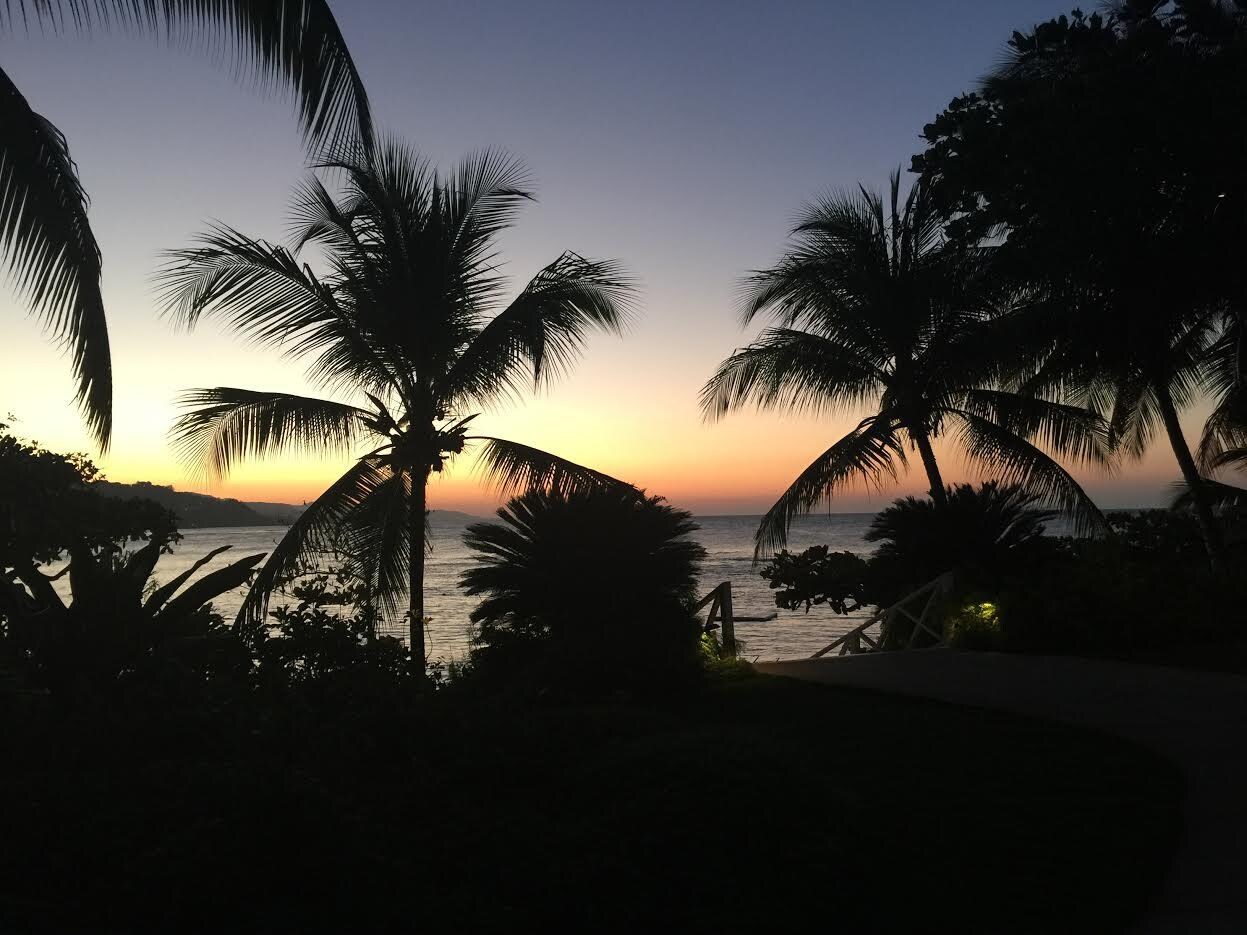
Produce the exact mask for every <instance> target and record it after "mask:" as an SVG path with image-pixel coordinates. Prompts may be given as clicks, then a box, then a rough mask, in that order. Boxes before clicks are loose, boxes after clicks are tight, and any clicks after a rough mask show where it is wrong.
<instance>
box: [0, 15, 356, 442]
mask: <svg viewBox="0 0 1247 935" xmlns="http://www.w3.org/2000/svg"><path fill="white" fill-rule="evenodd" d="M32 28H33V29H42V30H47V31H51V32H64V31H88V30H98V29H114V28H121V29H127V30H132V31H143V32H154V33H159V34H162V35H166V36H168V37H171V38H175V39H188V40H205V41H206V42H207V44H209V45H210V46H212V47H213V48H214V49H215V50H216V51H217V52H218V53H219V52H221V51H224V52H225V57H226V58H229V57H231V55H232V57H233V59H234V65H235V66H236V69H237V70H238V71H239V72H240V73H242V74H246V73H248V72H250V73H251V74H253V75H254V76H255V77H256V78H258V79H262V80H271V81H275V82H281V83H284V84H287V85H289V86H290V87H291V88H292V89H293V90H294V92H295V94H296V96H297V107H298V111H299V117H300V122H301V124H302V127H303V132H304V134H305V136H306V138H307V140H308V142H309V143H315V144H322V143H327V142H330V141H340V140H343V139H347V138H351V137H358V138H360V139H363V140H365V141H367V140H370V139H371V135H372V118H371V115H370V112H369V107H368V97H367V95H366V94H365V93H364V87H363V83H362V82H361V80H360V77H359V74H358V72H357V71H356V69H355V65H354V63H353V62H352V61H351V56H350V54H349V53H348V51H347V49H346V43H345V41H344V39H343V38H342V33H341V32H340V31H339V29H338V25H337V22H336V21H335V20H334V18H333V13H332V12H330V10H329V5H328V3H327V0H35V2H33V3H31V2H26V0H0V33H9V32H13V31H16V30H19V29H32ZM214 40H216V41H214ZM0 125H2V126H3V127H4V133H3V134H0V244H2V245H3V246H2V247H0V257H2V258H3V259H4V260H5V261H6V262H7V263H8V265H9V267H10V269H11V271H12V273H13V279H14V282H15V284H16V286H17V288H18V290H19V292H21V293H22V294H23V295H24V296H25V298H26V299H27V300H28V301H29V303H30V306H31V310H32V311H33V312H34V313H35V314H36V315H38V316H40V317H41V318H43V320H44V322H45V324H46V325H47V326H48V327H49V328H50V330H51V331H52V333H53V334H55V335H56V336H57V337H58V338H60V339H61V340H63V341H64V342H65V344H66V346H67V347H68V348H69V352H70V357H71V361H72V366H73V372H74V376H75V378H76V380H77V384H78V386H77V393H76V397H75V401H76V402H77V404H78V406H79V407H80V408H81V410H82V413H83V416H84V418H85V420H86V423H87V427H88V429H89V430H90V432H91V434H92V436H93V437H94V439H95V441H96V443H97V444H99V446H100V447H101V449H107V447H108V443H109V439H110V436H111V434H112V363H111V356H110V353H109V344H108V323H107V320H106V318H105V314H104V301H103V297H102V296H101V294H100V267H101V259H100V249H99V246H98V244H97V243H96V240H95V235H94V234H93V233H92V231H91V225H90V223H89V222H88V220H87V207H88V204H89V199H88V197H87V193H86V192H85V191H84V189H83V187H82V184H81V182H80V181H79V179H78V172H77V166H76V165H75V164H74V161H73V159H72V158H71V157H70V154H69V144H68V143H67V141H66V139H65V137H64V135H63V134H62V133H61V132H60V131H59V130H57V128H56V127H55V126H54V125H53V124H52V122H51V121H50V120H48V119H47V118H46V117H43V116H41V115H40V114H38V113H36V112H35V111H34V110H33V109H32V108H31V106H30V104H29V102H28V101H27V100H26V98H25V97H24V96H23V94H22V93H21V91H20V90H19V89H18V88H17V86H16V85H15V84H14V83H13V81H12V80H11V79H10V78H9V76H8V75H7V74H6V73H5V72H4V70H3V68H0Z"/></svg>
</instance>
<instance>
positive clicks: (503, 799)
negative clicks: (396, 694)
mask: <svg viewBox="0 0 1247 935" xmlns="http://www.w3.org/2000/svg"><path fill="white" fill-rule="evenodd" d="M377 710H386V709H384V708H381V707H377V706H369V707H366V708H365V707H363V706H351V705H345V706H343V705H340V704H335V703H332V702H331V701H330V700H329V699H323V698H322V699H312V700H311V701H309V702H308V703H307V704H304V705H300V706H299V707H298V709H297V711H292V710H282V711H268V712H267V713H265V714H263V715H256V714H255V712H254V711H250V710H248V711H246V712H239V711H234V710H230V709H228V708H226V709H224V710H216V711H214V713H212V714H211V715H204V714H200V715H196V716H187V715H185V714H181V715H177V714H175V713H170V714H169V715H168V716H162V714H161V712H160V711H158V710H153V709H152V708H151V707H150V706H149V707H147V708H146V709H144V710H143V712H142V713H140V714H137V715H136V714H133V713H131V714H125V713H124V712H112V713H105V712H102V711H99V710H96V711H93V712H92V713H91V714H90V715H89V716H79V717H77V718H74V719H66V718H63V717H61V716H58V715H55V714H54V713H52V712H47V711H40V710H37V709H36V710H34V711H31V710H26V711H24V712H23V713H22V714H21V716H20V718H19V717H17V716H16V713H15V712H13V711H10V712H8V718H7V721H8V723H7V729H8V730H9V731H10V737H11V741H12V742H11V743H9V744H6V746H7V747H8V749H9V750H10V751H12V755H11V756H9V757H6V760H7V763H6V765H5V767H4V769H3V780H2V785H0V790H2V792H3V795H4V801H5V802H6V807H5V810H4V811H5V815H4V822H3V824H4V827H3V848H2V850H0V931H6V932H67V931H84V930H89V931H115V932H131V931H205V930H221V931H239V930H248V931H254V930H270V931H287V930H290V931H293V930H303V931H309V930H312V931H353V930H360V931H367V930H399V931H404V930H411V931H417V930H426V931H427V930H448V929H459V930H483V929H484V930H493V929H501V928H507V929H514V930H522V929H527V928H531V927H536V930H542V929H545V930H551V929H553V928H555V927H558V928H568V927H573V926H574V927H593V928H597V929H622V928H644V927H651V926H654V927H656V926H659V925H661V926H663V927H664V928H674V929H676V930H680V929H683V930H688V929H709V928H733V929H734V928H742V927H747V926H760V927H764V928H766V929H770V930H774V929H776V928H781V929H782V928H788V927H791V926H795V925H799V924H807V923H808V924H816V925H817V926H818V927H819V929H826V928H828V927H829V926H831V927H833V928H836V929H838V930H840V931H846V932H849V931H851V932H878V931H931V932H934V931H950V932H953V931H955V932H963V933H969V932H1010V933H1018V932H1052V931H1061V932H1082V931H1085V932H1096V933H1102V932H1112V931H1117V930H1121V929H1122V928H1123V927H1124V926H1125V925H1126V924H1128V922H1129V921H1130V920H1131V919H1133V918H1135V917H1136V916H1137V915H1138V914H1139V913H1140V912H1141V911H1142V909H1143V907H1144V905H1145V904H1146V902H1147V900H1148V899H1149V897H1150V896H1151V895H1152V894H1153V893H1154V891H1155V889H1156V887H1157V886H1158V883H1159V881H1160V880H1161V878H1162V876H1163V874H1164V872H1165V869H1166V866H1167V863H1168V860H1169V858H1170V854H1171V852H1172V848H1173V843H1174V840H1175V838H1176V833H1177V828H1178V822H1179V817H1178V816H1179V797H1180V793H1181V789H1180V781H1179V779H1178V778H1177V773H1176V772H1175V770H1173V769H1172V768H1171V767H1170V766H1169V765H1168V764H1167V763H1166V762H1165V761H1163V760H1162V759H1160V758H1159V757H1157V756H1154V755H1152V754H1150V753H1148V752H1146V751H1144V750H1142V749H1141V748H1138V747H1135V746H1133V745H1130V744H1128V743H1126V742H1123V741H1119V740H1116V739H1113V738H1110V737H1107V736H1105V735H1101V734H1097V733H1091V732H1084V731H1080V730H1076V729H1073V728H1070V727H1065V726H1058V725H1055V724H1049V723H1045V722H1040V721H1034V720H1028V719H1023V718H1018V717H1014V716H1009V715H1003V714H995V713H991V712H987V711H983V710H979V709H972V708H961V707H953V706H948V705H943V704H938V703H933V702H925V701H920V700H914V699H905V698H900V697H894V696H888V695H879V694H873V693H869V692H862V691H855V690H849V689H834V688H828V687H825V686H818V685H810V684H803V683H798V682H791V681H786V680H780V679H773V678H765V677H748V678H741V679H736V680H727V681H721V682H716V683H714V684H712V685H711V686H710V687H708V688H707V689H706V690H705V691H703V692H700V693H697V694H696V695H694V696H691V697H684V698H680V699H675V700H669V701H666V702H663V703H648V704H642V703H638V702H626V701H619V702H617V703H611V704H597V705H593V706H587V707H565V706H564V707H560V706H556V705H552V704H551V705H532V704H517V703H513V702H509V703H502V702H496V701H494V702H488V701H481V700H472V699H466V698H462V697H456V696H455V695H454V694H453V693H443V694H441V695H439V696H438V697H437V698H436V699H434V700H433V701H432V702H429V701H428V700H427V699H426V700H422V701H420V702H418V703H415V704H413V705H411V706H410V707H409V708H408V709H407V710H406V711H405V713H395V714H391V715H385V716H381V715H376V714H374V713H373V712H374V711H377Z"/></svg>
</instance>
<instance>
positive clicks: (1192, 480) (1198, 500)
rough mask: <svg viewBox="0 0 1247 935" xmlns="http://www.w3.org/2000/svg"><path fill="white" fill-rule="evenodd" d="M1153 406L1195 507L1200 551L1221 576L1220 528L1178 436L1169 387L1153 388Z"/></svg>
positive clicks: (1223, 570)
mask: <svg viewBox="0 0 1247 935" xmlns="http://www.w3.org/2000/svg"><path fill="white" fill-rule="evenodd" d="M1156 403H1157V406H1158V407H1159V408H1160V416H1161V419H1162V420H1164V423H1165V431H1166V432H1167V433H1168V434H1169V444H1170V446H1171V447H1172V448H1173V453H1174V456H1175V457H1176V458H1177V459H1178V467H1180V468H1181V469H1182V477H1183V479H1184V480H1185V481H1186V486H1187V489H1188V490H1190V491H1191V502H1192V503H1193V504H1194V505H1195V518H1196V520H1197V521H1198V522H1199V531H1200V535H1202V536H1203V539H1204V548H1205V549H1207V550H1208V564H1209V565H1211V566H1212V570H1213V573H1214V574H1217V575H1224V574H1225V573H1226V567H1225V543H1224V542H1223V541H1222V539H1221V528H1220V527H1219V526H1218V525H1217V518H1216V517H1215V516H1213V515H1212V505H1211V503H1210V502H1209V500H1208V489H1207V488H1206V487H1205V486H1204V479H1203V477H1202V476H1200V473H1199V469H1198V468H1197V467H1195V459H1194V458H1193V457H1191V449H1190V446H1189V445H1187V443H1186V436H1185V435H1183V434H1182V424H1181V423H1180V422H1179V421H1178V410H1177V409H1175V408H1174V405H1173V397H1172V396H1170V395H1169V387H1168V386H1167V385H1165V384H1163V383H1157V384H1156Z"/></svg>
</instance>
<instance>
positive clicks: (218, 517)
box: [95, 481, 483, 529]
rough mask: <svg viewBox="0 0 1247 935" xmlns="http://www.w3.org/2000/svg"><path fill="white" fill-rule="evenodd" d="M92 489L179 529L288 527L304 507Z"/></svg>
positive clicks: (139, 488) (443, 513) (143, 489)
mask: <svg viewBox="0 0 1247 935" xmlns="http://www.w3.org/2000/svg"><path fill="white" fill-rule="evenodd" d="M95 488H96V489H97V490H98V491H99V492H100V493H102V494H103V495H104V496H106V497H117V498H119V499H123V498H128V497H144V498H146V499H148V500H155V501H156V502H157V503H159V504H160V505H161V506H163V507H165V508H166V509H169V510H172V511H173V512H174V513H176V514H177V518H178V528H179V529H207V528H212V527H219V526H289V525H290V524H291V523H293V522H294V521H295V520H296V519H298V518H299V515H300V514H301V513H302V512H303V511H304V510H305V509H306V508H307V507H306V506H299V505H296V504H293V503H266V502H264V501H262V500H257V501H246V502H244V501H242V500H234V499H222V498H221V497H212V496H209V495H208V494H204V493H189V492H187V491H184V490H174V489H173V488H172V487H163V486H161V485H159V484H152V483H149V482H148V481H139V482H138V483H137V484H114V483H113V482H112V481H99V482H98V483H97V484H95ZM482 518H483V517H480V516H473V515H472V514H471V513H460V512H459V511H458V510H433V512H432V513H431V514H430V516H429V522H430V524H432V525H433V526H438V527H441V528H443V529H445V528H455V527H457V526H466V525H468V524H469V523H477V522H480V521H481V519H482Z"/></svg>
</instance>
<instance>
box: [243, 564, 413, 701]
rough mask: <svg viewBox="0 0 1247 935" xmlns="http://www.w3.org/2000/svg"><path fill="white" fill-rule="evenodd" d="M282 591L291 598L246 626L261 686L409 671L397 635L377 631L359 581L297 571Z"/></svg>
mask: <svg viewBox="0 0 1247 935" xmlns="http://www.w3.org/2000/svg"><path fill="white" fill-rule="evenodd" d="M282 594H284V595H286V596H288V597H291V598H293V599H294V603H282V604H280V606H278V607H276V608H274V609H273V610H272V611H270V613H269V616H270V620H268V621H266V622H265V623H263V624H260V625H258V626H256V627H254V628H253V629H251V630H250V631H248V633H249V638H248V642H249V643H250V645H251V647H252V654H253V656H254V658H255V661H256V674H255V677H256V681H257V684H258V685H259V686H260V687H261V689H264V690H267V691H285V690H288V689H291V688H299V687H306V686H308V685H310V684H312V683H315V682H323V681H326V680H330V679H334V680H338V681H348V682H349V681H354V680H357V678H358V677H360V676H364V677H374V678H377V679H380V680H383V681H384V680H391V681H397V680H399V679H401V678H403V677H405V676H409V675H411V674H412V672H413V669H412V666H411V656H410V654H409V653H408V651H407V649H406V647H405V646H404V645H403V642H402V640H399V639H396V638H394V637H390V636H379V635H378V634H377V615H376V612H375V611H374V610H373V609H372V608H371V607H370V606H369V605H368V602H367V600H366V594H365V593H364V591H363V587H362V585H361V584H360V583H359V582H358V581H355V580H353V579H352V578H351V577H350V575H349V574H347V573H346V572H344V571H342V570H336V571H324V572H320V573H317V574H312V575H307V576H301V577H299V578H298V579H297V580H294V581H291V582H289V583H288V584H287V585H285V586H284V587H283V589H282Z"/></svg>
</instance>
